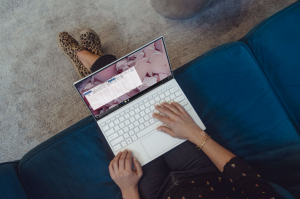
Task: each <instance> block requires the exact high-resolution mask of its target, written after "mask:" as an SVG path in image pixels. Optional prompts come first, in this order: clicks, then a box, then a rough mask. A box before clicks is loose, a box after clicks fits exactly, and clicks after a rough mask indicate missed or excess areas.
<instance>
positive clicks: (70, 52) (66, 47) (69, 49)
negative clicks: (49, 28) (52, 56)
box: [57, 29, 103, 78]
mask: <svg viewBox="0 0 300 199" xmlns="http://www.w3.org/2000/svg"><path fill="white" fill-rule="evenodd" d="M79 34H80V44H79V43H78V42H77V41H76V40H75V39H74V38H73V37H72V36H71V35H70V34H69V33H67V32H60V33H58V35H57V43H58V46H59V48H60V50H61V51H62V52H63V53H64V54H65V55H66V56H67V57H68V58H69V60H70V61H71V62H72V64H73V66H74V68H75V70H76V72H77V73H78V75H79V76H80V77H81V78H83V77H85V76H87V75H89V74H91V71H90V70H89V69H87V68H86V67H85V66H84V65H83V64H82V63H81V61H80V60H79V58H78V56H77V52H78V51H81V50H87V51H89V52H90V53H92V54H94V55H98V56H103V51H102V48H101V41H100V38H99V36H98V35H97V33H95V31H93V30H91V29H84V30H82V31H81V32H80V33H79Z"/></svg>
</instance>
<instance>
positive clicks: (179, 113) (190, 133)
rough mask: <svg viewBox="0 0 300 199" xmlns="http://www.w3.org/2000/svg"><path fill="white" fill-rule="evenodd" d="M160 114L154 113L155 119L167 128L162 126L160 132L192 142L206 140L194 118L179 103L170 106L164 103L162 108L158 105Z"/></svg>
mask: <svg viewBox="0 0 300 199" xmlns="http://www.w3.org/2000/svg"><path fill="white" fill-rule="evenodd" d="M155 109H157V110H158V111H159V112H160V113H163V115H162V114H159V113H153V117H154V118H156V119H158V120H160V121H161V122H162V123H164V124H165V125H166V126H160V127H158V128H157V130H158V131H162V132H164V133H167V134H169V135H170V136H172V137H175V138H179V139H187V140H189V141H191V142H193V141H195V140H199V139H204V137H205V134H206V133H205V132H204V131H203V130H202V129H201V128H200V127H199V126H198V125H197V124H196V123H195V122H194V120H193V118H192V117H191V116H190V115H189V114H188V113H187V112H186V110H185V109H184V108H183V107H182V106H181V105H180V104H178V103H176V102H172V103H171V104H168V103H166V102H162V103H161V106H160V105H156V106H155Z"/></svg>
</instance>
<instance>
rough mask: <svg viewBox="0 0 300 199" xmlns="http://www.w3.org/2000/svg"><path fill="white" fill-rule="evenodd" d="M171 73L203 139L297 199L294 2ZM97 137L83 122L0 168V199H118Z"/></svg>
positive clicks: (297, 15)
mask: <svg viewBox="0 0 300 199" xmlns="http://www.w3.org/2000/svg"><path fill="white" fill-rule="evenodd" d="M199 48H201V46H199ZM175 75H176V79H177V81H178V83H179V84H180V86H181V87H182V89H183V91H184V92H185V94H186V96H187V97H188V98H189V100H190V102H191V103H192V105H193V106H194V108H195V110H196V111H197V113H198V114H199V116H200V118H201V119H202V120H203V122H204V124H205V125H206V127H207V133H208V134H210V135H211V136H212V137H213V138H214V139H215V140H216V141H217V142H218V143H220V144H221V145H223V146H224V147H226V148H227V149H229V150H230V151H232V152H233V153H235V154H236V155H239V156H242V157H244V158H245V160H246V161H247V162H248V164H249V165H250V166H251V167H252V168H253V169H255V170H256V171H257V172H259V173H260V174H261V176H262V177H263V178H264V179H266V180H268V181H269V182H271V183H274V184H273V185H274V186H275V187H276V190H277V191H278V192H280V193H282V194H283V195H285V196H286V197H287V198H293V196H294V197H295V198H300V137H299V133H300V2H296V3H295V4H293V5H291V6H289V7H288V8H286V9H284V10H282V11H280V12H279V13H277V14H275V15H273V16H272V17H270V18H268V19H267V20H265V21H263V22H262V23H261V24H259V25H258V26H257V27H255V28H254V29H252V30H251V31H250V32H249V33H248V34H247V35H246V36H245V37H244V38H242V39H241V40H240V41H237V42H232V43H228V44H225V45H222V46H219V47H217V48H215V49H213V50H211V51H209V52H208V53H206V54H204V55H203V56H201V57H199V58H197V59H195V60H193V61H191V62H190V63H188V64H186V65H184V66H182V67H180V68H179V69H177V70H176V71H175ZM100 133H101V132H100V131H99V129H98V127H97V125H96V123H95V121H94V120H93V118H92V117H91V116H89V117H87V118H85V119H83V120H81V121H79V122H78V123H76V124H74V125H73V126H71V127H69V128H67V129H66V130H64V131H62V132H60V133H58V134H57V135H55V136H53V137H52V138H50V139H49V140H46V141H45V142H43V143H42V144H40V145H39V146H37V147H35V148H34V149H32V150H31V151H29V152H28V153H27V154H26V155H25V156H24V157H23V158H22V159H21V160H17V161H14V162H7V163H2V164H0V198H1V199H2V198H5V199H7V198H8V199H15V198H18V199H28V198H31V199H48V198H51V199H53V198H55V199H60V198H66V199H68V198H72V199H74V198H80V199H85V198H87V199H93V198H121V194H120V191H119V189H118V187H117V186H116V185H115V184H114V182H113V181H112V179H111V178H110V176H109V172H108V169H107V167H108V164H109V161H110V160H109V158H108V156H107V155H106V153H105V151H104V149H103V144H102V142H101V138H100ZM278 185H279V186H278ZM287 191H288V192H289V193H288V192H287ZM290 193H291V194H292V195H293V196H291V195H290Z"/></svg>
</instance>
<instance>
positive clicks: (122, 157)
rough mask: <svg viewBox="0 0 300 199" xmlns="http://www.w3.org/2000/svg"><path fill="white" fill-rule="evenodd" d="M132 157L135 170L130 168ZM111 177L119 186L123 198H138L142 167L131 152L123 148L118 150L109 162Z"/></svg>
mask: <svg viewBox="0 0 300 199" xmlns="http://www.w3.org/2000/svg"><path fill="white" fill-rule="evenodd" d="M132 159H133V165H134V167H135V170H133V168H132ZM109 173H110V176H111V178H112V179H113V180H114V181H115V183H116V184H117V185H118V186H119V187H120V189H121V191H122V195H123V198H124V199H126V198H130V199H136V198H139V193H138V182H139V180H140V178H141V177H142V175H143V171H142V167H141V164H140V163H139V161H138V160H137V159H136V158H132V152H131V151H127V150H124V151H123V152H119V153H118V154H117V155H116V157H115V158H114V159H113V160H112V161H111V162H110V164H109Z"/></svg>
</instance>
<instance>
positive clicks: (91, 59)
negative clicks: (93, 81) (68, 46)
mask: <svg viewBox="0 0 300 199" xmlns="http://www.w3.org/2000/svg"><path fill="white" fill-rule="evenodd" d="M77 56H78V58H79V60H80V61H81V63H82V64H83V65H84V66H85V67H86V68H87V69H88V70H90V71H91V67H92V65H93V64H94V63H95V62H96V60H97V59H98V58H99V57H100V56H99V55H94V54H92V53H90V52H89V51H87V50H82V51H79V52H77Z"/></svg>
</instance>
